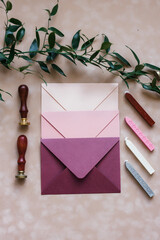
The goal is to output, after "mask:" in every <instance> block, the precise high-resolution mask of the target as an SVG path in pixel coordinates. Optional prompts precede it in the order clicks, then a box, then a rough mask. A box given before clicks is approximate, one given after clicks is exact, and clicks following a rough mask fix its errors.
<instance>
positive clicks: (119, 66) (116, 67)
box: [114, 64, 123, 71]
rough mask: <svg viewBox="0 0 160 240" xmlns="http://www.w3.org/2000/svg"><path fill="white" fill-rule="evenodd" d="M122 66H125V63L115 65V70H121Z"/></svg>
mask: <svg viewBox="0 0 160 240" xmlns="http://www.w3.org/2000/svg"><path fill="white" fill-rule="evenodd" d="M121 68H123V65H121V64H115V65H114V70H115V71H118V70H120V69H121Z"/></svg>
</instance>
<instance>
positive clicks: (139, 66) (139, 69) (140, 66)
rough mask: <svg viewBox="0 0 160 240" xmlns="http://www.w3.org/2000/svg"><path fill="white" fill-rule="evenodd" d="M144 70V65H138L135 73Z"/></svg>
mask: <svg viewBox="0 0 160 240" xmlns="http://www.w3.org/2000/svg"><path fill="white" fill-rule="evenodd" d="M143 68H144V65H143V64H139V65H137V66H136V67H135V71H136V72H138V71H141V70H142V69H143Z"/></svg>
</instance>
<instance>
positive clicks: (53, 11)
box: [50, 4, 58, 16]
mask: <svg viewBox="0 0 160 240" xmlns="http://www.w3.org/2000/svg"><path fill="white" fill-rule="evenodd" d="M57 11H58V4H56V5H55V6H54V7H53V8H52V11H51V13H50V16H54V15H56V13H57Z"/></svg>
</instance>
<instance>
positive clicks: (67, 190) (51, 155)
mask: <svg viewBox="0 0 160 240" xmlns="http://www.w3.org/2000/svg"><path fill="white" fill-rule="evenodd" d="M41 192H42V194H80V193H119V192H120V153H119V138H116V137H115V138H85V139H84V138H70V139H42V141H41Z"/></svg>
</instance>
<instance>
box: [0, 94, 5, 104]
mask: <svg viewBox="0 0 160 240" xmlns="http://www.w3.org/2000/svg"><path fill="white" fill-rule="evenodd" d="M0 101H2V102H4V99H3V97H2V94H1V93H0Z"/></svg>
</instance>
